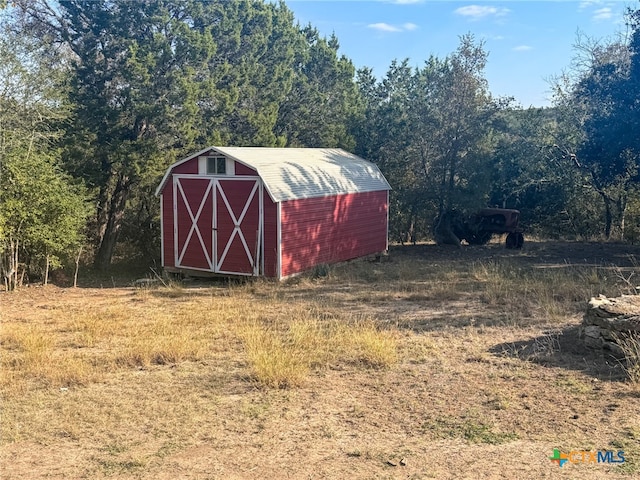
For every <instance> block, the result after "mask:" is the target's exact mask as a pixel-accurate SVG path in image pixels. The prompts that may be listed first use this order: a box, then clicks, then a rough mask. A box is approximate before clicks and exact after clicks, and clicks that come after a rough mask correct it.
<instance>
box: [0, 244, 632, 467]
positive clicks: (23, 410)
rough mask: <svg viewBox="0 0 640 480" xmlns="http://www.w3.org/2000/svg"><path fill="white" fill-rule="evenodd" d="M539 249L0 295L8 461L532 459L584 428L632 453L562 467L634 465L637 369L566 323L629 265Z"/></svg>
mask: <svg viewBox="0 0 640 480" xmlns="http://www.w3.org/2000/svg"><path fill="white" fill-rule="evenodd" d="M529 248H530V250H529V251H523V252H515V253H514V252H508V251H504V250H502V249H501V248H499V247H498V246H489V247H486V248H477V249H471V248H469V249H462V250H461V251H458V250H456V251H448V250H446V249H440V248H438V247H434V246H422V247H421V246H418V247H416V248H415V249H412V248H411V247H409V248H406V249H401V250H398V251H396V252H395V253H392V256H391V261H390V262H388V263H368V262H365V261H360V262H352V263H348V264H343V265H339V266H332V267H330V268H324V267H323V269H322V270H321V271H320V270H319V271H316V272H312V274H310V275H308V276H302V277H298V278H295V279H292V280H291V281H289V282H286V283H283V284H277V283H274V282H270V281H265V280H259V281H256V282H247V283H233V282H219V283H205V284H192V285H189V284H186V283H185V284H179V283H172V284H168V285H166V286H164V285H160V286H145V287H143V288H109V289H77V290H72V289H68V290H65V289H57V288H55V287H49V288H37V289H25V290H23V291H19V292H16V293H13V294H4V293H3V294H0V295H2V298H0V301H2V308H1V309H0V314H1V315H2V329H1V331H0V349H1V354H2V355H1V357H0V362H1V363H0V365H1V369H0V389H1V394H2V406H3V421H2V424H1V425H0V429H1V432H0V433H1V438H2V446H1V447H0V469H1V470H2V476H3V479H4V478H7V479H12V478H15V479H17V478H45V477H53V478H107V477H108V478H154V480H162V479H172V478H180V477H184V475H185V472H189V474H190V475H191V476H193V477H194V478H207V477H210V476H219V477H224V478H263V477H265V478H266V477H280V476H289V477H292V478H301V477H302V478H308V477H313V478H338V477H345V476H348V477H350V478H384V477H389V478H396V477H403V478H499V477H501V476H503V474H504V472H507V471H508V472H509V474H508V476H509V477H511V478H533V477H536V478H537V477H541V476H547V477H550V476H553V475H556V474H557V473H558V470H557V468H558V467H557V466H555V467H554V465H552V464H550V462H548V459H547V457H548V456H549V455H550V454H551V452H552V449H553V448H563V449H571V448H580V449H582V448H586V447H587V446H588V447H589V448H594V449H614V448H615V449H623V450H624V451H625V458H627V462H626V463H625V465H624V468H618V467H607V466H594V467H593V468H588V467H585V468H582V469H579V466H571V467H572V468H573V470H572V471H571V472H570V473H569V475H575V476H579V477H580V478H594V479H595V478H601V476H602V474H603V472H606V474H607V475H608V476H610V477H611V478H631V476H633V475H637V473H638V471H639V467H638V465H639V464H640V445H639V444H638V438H640V423H638V418H637V416H635V415H631V414H630V413H629V412H635V411H639V410H640V395H638V390H637V383H635V384H634V383H632V382H626V381H623V380H624V375H623V374H624V372H621V371H620V370H621V369H620V368H619V365H617V364H614V363H612V362H610V361H609V360H608V359H606V358H599V357H598V356H596V355H592V354H589V353H588V352H584V351H579V350H576V348H577V347H576V346H575V341H574V340H575V339H574V337H573V335H574V331H575V325H576V324H577V323H578V322H579V320H580V312H581V309H583V308H584V305H585V304H586V301H587V300H588V299H589V297H590V296H591V295H595V294H597V293H604V294H607V295H612V294H615V293H616V291H618V292H619V291H621V289H623V288H625V285H624V284H623V283H624V282H620V276H619V275H615V274H609V273H608V272H609V270H608V268H609V265H608V264H606V263H604V262H603V263H602V264H598V265H582V264H579V262H570V261H568V262H565V261H562V256H560V257H559V260H558V261H557V262H555V263H553V264H551V262H550V260H549V251H548V250H540V251H536V246H535V245H532V246H529ZM540 248H542V247H540ZM561 255H564V252H562V254H561ZM579 255H580V256H583V255H584V247H583V246H580V247H579ZM484 257H487V258H484ZM489 257H491V258H489ZM542 258H544V261H541V260H539V259H542ZM620 258H623V257H620ZM635 346H636V347H637V345H635ZM636 353H637V351H636ZM635 358H637V357H635ZM629 365H631V366H632V367H633V365H634V364H629ZM636 367H637V365H636ZM631 371H634V372H635V371H636V370H628V372H631ZM629 376H630V377H631V375H629ZM603 412H604V413H603ZM453 451H455V455H453V456H452V455H451V452H453ZM443 456H446V457H447V458H448V459H449V460H448V462H446V464H444V463H442V464H441V463H438V462H435V463H434V462H433V459H434V458H442V457H443ZM516 457H517V458H518V459H519V463H518V464H517V465H516V464H514V463H513V461H512V460H509V459H512V458H516ZM400 459H404V460H406V461H405V462H404V464H402V463H400ZM394 465H395V466H394ZM554 468H555V469H554ZM565 468H566V467H565ZM451 472H455V474H452V473H451Z"/></svg>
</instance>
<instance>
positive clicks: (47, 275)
mask: <svg viewBox="0 0 640 480" xmlns="http://www.w3.org/2000/svg"><path fill="white" fill-rule="evenodd" d="M50 263H51V261H50V260H49V255H47V259H46V263H45V266H44V281H43V284H44V285H47V284H48V283H49V264H50Z"/></svg>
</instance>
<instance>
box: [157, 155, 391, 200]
mask: <svg viewBox="0 0 640 480" xmlns="http://www.w3.org/2000/svg"><path fill="white" fill-rule="evenodd" d="M210 151H212V152H213V153H214V154H215V153H219V154H222V155H225V156H227V157H228V158H231V159H233V160H235V161H237V162H240V163H242V164H244V165H246V166H248V167H250V168H252V169H254V170H255V171H257V172H258V175H259V176H260V177H261V178H262V181H263V182H264V185H265V188H266V189H267V191H268V192H269V195H270V196H271V198H272V199H273V201H274V202H282V201H287V200H295V199H303V198H313V197H324V196H330V195H339V194H346V193H359V192H374V191H380V190H391V186H390V185H389V183H388V182H387V180H386V179H385V178H384V176H383V175H382V172H380V169H379V168H378V167H377V166H376V165H375V164H373V163H371V162H368V161H366V160H364V159H362V158H360V157H358V156H356V155H353V154H352V153H349V152H346V151H344V150H342V149H339V148H266V147H208V148H206V149H204V150H202V151H200V152H198V153H196V154H193V155H190V156H189V157H187V158H185V159H183V160H180V161H179V162H177V163H175V164H173V165H172V166H171V167H169V169H168V170H167V173H166V174H165V176H164V178H163V179H162V182H161V183H160V186H159V187H158V189H157V190H156V194H159V193H160V191H161V190H162V188H163V187H164V185H165V183H166V182H167V180H168V178H169V176H170V174H171V170H172V169H173V168H174V167H176V166H177V165H179V164H181V163H184V162H187V161H189V160H191V159H193V158H196V157H198V156H200V155H203V154H205V153H207V152H210Z"/></svg>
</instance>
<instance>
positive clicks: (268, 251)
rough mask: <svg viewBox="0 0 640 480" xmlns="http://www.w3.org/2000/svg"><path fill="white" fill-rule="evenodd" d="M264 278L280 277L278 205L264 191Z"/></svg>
mask: <svg viewBox="0 0 640 480" xmlns="http://www.w3.org/2000/svg"><path fill="white" fill-rule="evenodd" d="M262 208H263V216H264V276H266V277H271V278H274V277H277V276H278V205H277V204H276V203H274V202H273V200H271V197H270V196H269V194H268V193H267V190H266V189H265V190H264V193H263V207H262Z"/></svg>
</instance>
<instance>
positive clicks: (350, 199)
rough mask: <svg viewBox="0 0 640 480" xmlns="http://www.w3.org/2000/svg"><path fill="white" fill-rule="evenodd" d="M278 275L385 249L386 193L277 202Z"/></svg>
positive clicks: (285, 274) (366, 193)
mask: <svg viewBox="0 0 640 480" xmlns="http://www.w3.org/2000/svg"><path fill="white" fill-rule="evenodd" d="M281 215H282V240H281V241H282V276H287V275H291V274H294V273H298V272H302V271H304V270H307V269H309V268H312V267H313V266H315V265H318V264H322V263H335V262H341V261H344V260H349V259H352V258H357V257H360V256H364V255H369V254H371V253H377V252H382V251H384V250H386V248H387V192H386V191H377V192H365V193H354V194H346V195H337V196H333V197H321V198H310V199H303V200H291V201H287V202H283V203H282V208H281Z"/></svg>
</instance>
